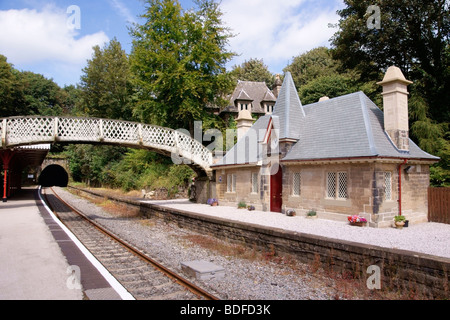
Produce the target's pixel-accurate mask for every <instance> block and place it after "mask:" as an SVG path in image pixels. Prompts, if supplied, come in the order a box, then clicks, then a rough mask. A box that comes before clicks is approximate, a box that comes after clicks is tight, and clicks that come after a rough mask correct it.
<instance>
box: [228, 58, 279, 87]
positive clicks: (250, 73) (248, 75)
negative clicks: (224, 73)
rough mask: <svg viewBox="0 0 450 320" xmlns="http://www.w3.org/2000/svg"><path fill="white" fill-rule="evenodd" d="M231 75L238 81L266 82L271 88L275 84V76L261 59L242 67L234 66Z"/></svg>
mask: <svg viewBox="0 0 450 320" xmlns="http://www.w3.org/2000/svg"><path fill="white" fill-rule="evenodd" d="M231 75H232V76H233V78H234V79H235V81H237V80H242V81H256V82H265V83H266V85H267V86H268V87H269V88H270V87H272V85H273V83H274V76H273V74H272V73H271V72H270V71H269V69H268V67H267V66H266V65H265V64H264V61H263V60H262V59H261V60H259V59H250V60H248V61H245V62H243V63H242V64H241V65H235V66H233V70H232V71H231Z"/></svg>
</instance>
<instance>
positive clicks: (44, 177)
mask: <svg viewBox="0 0 450 320" xmlns="http://www.w3.org/2000/svg"><path fill="white" fill-rule="evenodd" d="M38 182H39V184H40V185H41V186H43V187H67V184H68V183H69V175H68V174H67V172H66V170H65V169H64V168H63V167H61V166H60V165H57V164H51V165H49V166H47V167H45V169H44V170H43V171H42V172H41V174H40V175H39V179H38Z"/></svg>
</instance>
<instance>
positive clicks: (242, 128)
mask: <svg viewBox="0 0 450 320" xmlns="http://www.w3.org/2000/svg"><path fill="white" fill-rule="evenodd" d="M253 121H254V120H253V118H252V115H251V113H250V111H248V110H242V111H240V112H239V116H238V118H237V119H236V122H237V139H238V141H239V140H240V139H241V138H242V137H243V136H245V134H246V133H247V132H248V130H249V129H250V128H251V127H252V126H253Z"/></svg>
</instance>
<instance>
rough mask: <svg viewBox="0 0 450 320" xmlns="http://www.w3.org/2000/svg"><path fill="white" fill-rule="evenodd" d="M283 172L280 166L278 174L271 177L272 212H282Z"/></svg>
mask: <svg viewBox="0 0 450 320" xmlns="http://www.w3.org/2000/svg"><path fill="white" fill-rule="evenodd" d="M282 195H283V171H282V170H281V166H278V171H277V173H275V174H273V175H271V176H270V211H273V212H281V205H282V204H283V199H282Z"/></svg>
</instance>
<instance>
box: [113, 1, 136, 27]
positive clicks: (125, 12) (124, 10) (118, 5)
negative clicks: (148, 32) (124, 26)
mask: <svg viewBox="0 0 450 320" xmlns="http://www.w3.org/2000/svg"><path fill="white" fill-rule="evenodd" d="M110 3H111V5H112V7H113V8H114V9H115V10H117V11H118V13H119V14H120V15H121V16H122V17H124V18H125V19H126V21H127V22H130V23H136V18H135V17H134V16H133V14H132V13H131V11H130V9H128V7H127V6H126V5H125V4H124V3H123V2H122V1H120V0H111V1H110Z"/></svg>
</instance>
